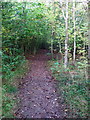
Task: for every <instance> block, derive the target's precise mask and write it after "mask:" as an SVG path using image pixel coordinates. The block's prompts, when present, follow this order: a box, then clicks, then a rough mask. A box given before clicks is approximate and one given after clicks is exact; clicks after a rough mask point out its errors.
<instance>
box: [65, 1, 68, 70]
mask: <svg viewBox="0 0 90 120" xmlns="http://www.w3.org/2000/svg"><path fill="white" fill-rule="evenodd" d="M65 24H66V39H65V56H64V66H65V68H67V64H68V0H66V17H65Z"/></svg>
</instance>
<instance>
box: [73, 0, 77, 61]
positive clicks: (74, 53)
mask: <svg viewBox="0 0 90 120" xmlns="http://www.w3.org/2000/svg"><path fill="white" fill-rule="evenodd" d="M73 24H74V51H73V63H75V58H76V31H75V28H76V25H75V0H73Z"/></svg>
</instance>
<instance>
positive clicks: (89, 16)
mask: <svg viewBox="0 0 90 120" xmlns="http://www.w3.org/2000/svg"><path fill="white" fill-rule="evenodd" d="M88 79H89V80H90V1H88Z"/></svg>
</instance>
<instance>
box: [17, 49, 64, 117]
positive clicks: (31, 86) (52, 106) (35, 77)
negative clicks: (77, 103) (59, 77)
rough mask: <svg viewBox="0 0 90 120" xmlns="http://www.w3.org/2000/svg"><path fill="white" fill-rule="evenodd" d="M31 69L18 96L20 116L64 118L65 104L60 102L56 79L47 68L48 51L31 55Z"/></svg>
mask: <svg viewBox="0 0 90 120" xmlns="http://www.w3.org/2000/svg"><path fill="white" fill-rule="evenodd" d="M29 59H30V61H31V71H30V72H29V73H28V75H27V76H26V77H25V78H24V79H23V80H22V83H23V84H22V85H20V86H21V87H20V89H19V94H18V97H19V98H20V103H19V108H18V110H17V112H16V114H17V117H18V118H63V117H64V109H63V105H62V104H61V105H60V104H59V103H58V95H57V92H56V89H55V85H56V84H55V80H54V79H53V77H52V76H51V74H50V72H49V71H48V70H47V67H46V63H47V61H48V57H47V56H46V51H40V52H39V54H37V55H35V57H33V56H32V57H30V56H29Z"/></svg>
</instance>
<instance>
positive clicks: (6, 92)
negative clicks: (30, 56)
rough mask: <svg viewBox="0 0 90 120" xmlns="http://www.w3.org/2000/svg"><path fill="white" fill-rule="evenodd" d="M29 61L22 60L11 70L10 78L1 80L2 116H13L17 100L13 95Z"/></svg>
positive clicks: (26, 69)
mask: <svg viewBox="0 0 90 120" xmlns="http://www.w3.org/2000/svg"><path fill="white" fill-rule="evenodd" d="M28 66H29V62H28V61H27V60H24V61H23V62H22V63H21V64H20V65H19V67H18V68H17V69H16V70H15V71H11V72H12V73H11V74H12V77H11V79H9V80H7V81H5V82H3V85H2V87H3V90H2V98H3V104H2V118H14V117H15V115H14V112H13V111H14V109H15V107H16V103H17V102H18V100H17V99H16V97H15V95H16V94H17V92H18V84H19V82H20V81H19V79H20V78H22V77H23V76H25V74H26V72H27V71H28V69H29V68H28Z"/></svg>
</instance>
